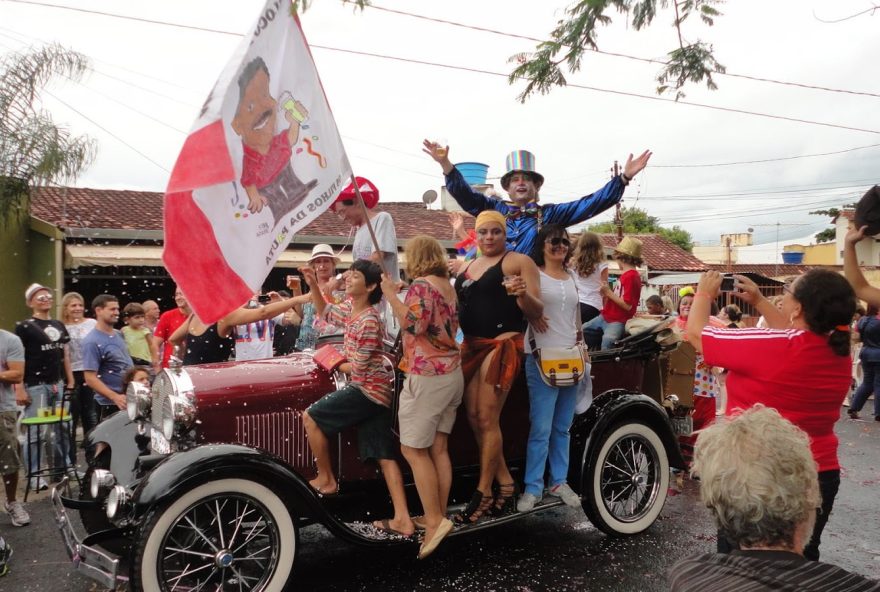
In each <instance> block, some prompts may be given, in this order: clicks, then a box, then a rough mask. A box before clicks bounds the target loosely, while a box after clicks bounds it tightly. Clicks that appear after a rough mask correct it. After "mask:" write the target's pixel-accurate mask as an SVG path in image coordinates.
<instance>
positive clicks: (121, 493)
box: [106, 485, 131, 520]
mask: <svg viewBox="0 0 880 592" xmlns="http://www.w3.org/2000/svg"><path fill="white" fill-rule="evenodd" d="M130 499H131V496H130V495H129V494H128V490H127V489H125V487H123V486H122V485H116V486H115V487H113V489H111V490H110V493H109V494H107V510H106V511H107V519H108V520H114V519H116V518H119V517H120V516H121V515H122V514H123V513H125V512H126V511H127V509H128V508H127V506H128V502H129V500H130Z"/></svg>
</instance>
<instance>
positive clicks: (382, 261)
mask: <svg viewBox="0 0 880 592" xmlns="http://www.w3.org/2000/svg"><path fill="white" fill-rule="evenodd" d="M351 185H352V187H354V193H355V195H357V201H358V204H360V207H361V212H363V214H364V221H365V222H366V224H367V230H369V231H370V239H371V240H372V241H373V248H374V249H375V250H376V252H377V253H379V262H378V263H379V268H380V269H381V270H382V273H384V274H385V275H388V270H387V269H385V257H384V256H383V255H382V249H380V248H379V241H378V240H377V239H376V233H375V231H374V230H373V225H372V224H371V223H370V212H369V210H367V204H365V203H364V198H363V196H362V195H361V190H360V187H358V183H357V179H355V176H354V173H352V174H351ZM395 248H397V246H396V245H395Z"/></svg>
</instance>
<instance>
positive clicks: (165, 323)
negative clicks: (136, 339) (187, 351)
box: [153, 288, 192, 368]
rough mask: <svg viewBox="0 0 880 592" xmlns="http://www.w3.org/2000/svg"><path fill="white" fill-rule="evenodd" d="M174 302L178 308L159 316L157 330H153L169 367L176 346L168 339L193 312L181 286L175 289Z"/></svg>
mask: <svg viewBox="0 0 880 592" xmlns="http://www.w3.org/2000/svg"><path fill="white" fill-rule="evenodd" d="M174 302H175V304H177V308H175V309H173V310H169V311H167V312H163V313H162V316H160V317H159V323H158V324H157V325H156V330H155V331H153V340H154V341H155V342H156V347H157V348H158V349H159V351H160V352H161V357H162V367H163V368H167V367H168V360H169V359H170V358H171V354H172V353H173V352H174V346H173V345H172V344H171V342H170V341H168V340H169V338H170V337H171V335H172V334H173V333H174V331H176V330H177V328H178V327H180V326H181V325H182V324H183V323H184V322H185V321H186V319H187V318H189V315H190V314H191V313H192V311H191V310H190V308H189V302H187V301H186V296H184V295H183V292H182V291H181V290H180V288H175V289H174Z"/></svg>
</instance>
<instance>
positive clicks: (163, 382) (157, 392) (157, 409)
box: [150, 372, 174, 426]
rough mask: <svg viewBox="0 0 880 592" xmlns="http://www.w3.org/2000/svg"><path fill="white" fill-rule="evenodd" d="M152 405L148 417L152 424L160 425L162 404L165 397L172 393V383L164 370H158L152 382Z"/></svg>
mask: <svg viewBox="0 0 880 592" xmlns="http://www.w3.org/2000/svg"><path fill="white" fill-rule="evenodd" d="M152 394H153V407H152V410H151V411H152V412H151V414H150V418H151V420H152V421H153V423H154V425H157V426H160V425H161V423H162V405H163V404H164V403H165V399H167V398H168V397H170V396H171V395H172V394H174V383H173V382H172V381H171V379H170V378H169V377H168V375H167V374H166V373H165V372H160V373H159V375H158V376H156V380H155V381H154V382H153V393H152Z"/></svg>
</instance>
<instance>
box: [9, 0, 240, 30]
mask: <svg viewBox="0 0 880 592" xmlns="http://www.w3.org/2000/svg"><path fill="white" fill-rule="evenodd" d="M6 2H15V3H17V4H32V5H34V6H43V7H46V8H60V9H62V10H73V11H74V12H85V13H88V14H98V15H101V16H109V17H113V18H120V19H126V20H130V21H137V22H141V23H149V24H151V25H165V26H167V27H177V28H179V29H189V30H190V31H204V32H206V33H218V34H220V35H235V36H236V37H242V36H243V35H242V34H241V33H235V32H232V31H221V30H220V29H208V28H206V27H196V26H194V25H182V24H180V23H171V22H167V21H157V20H153V19H146V18H141V17H137V16H129V15H126V14H111V13H109V12H101V11H100V10H88V9H85V8H76V7H73V6H64V5H63V4H46V3H44V2H31V1H30V0H6Z"/></svg>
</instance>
